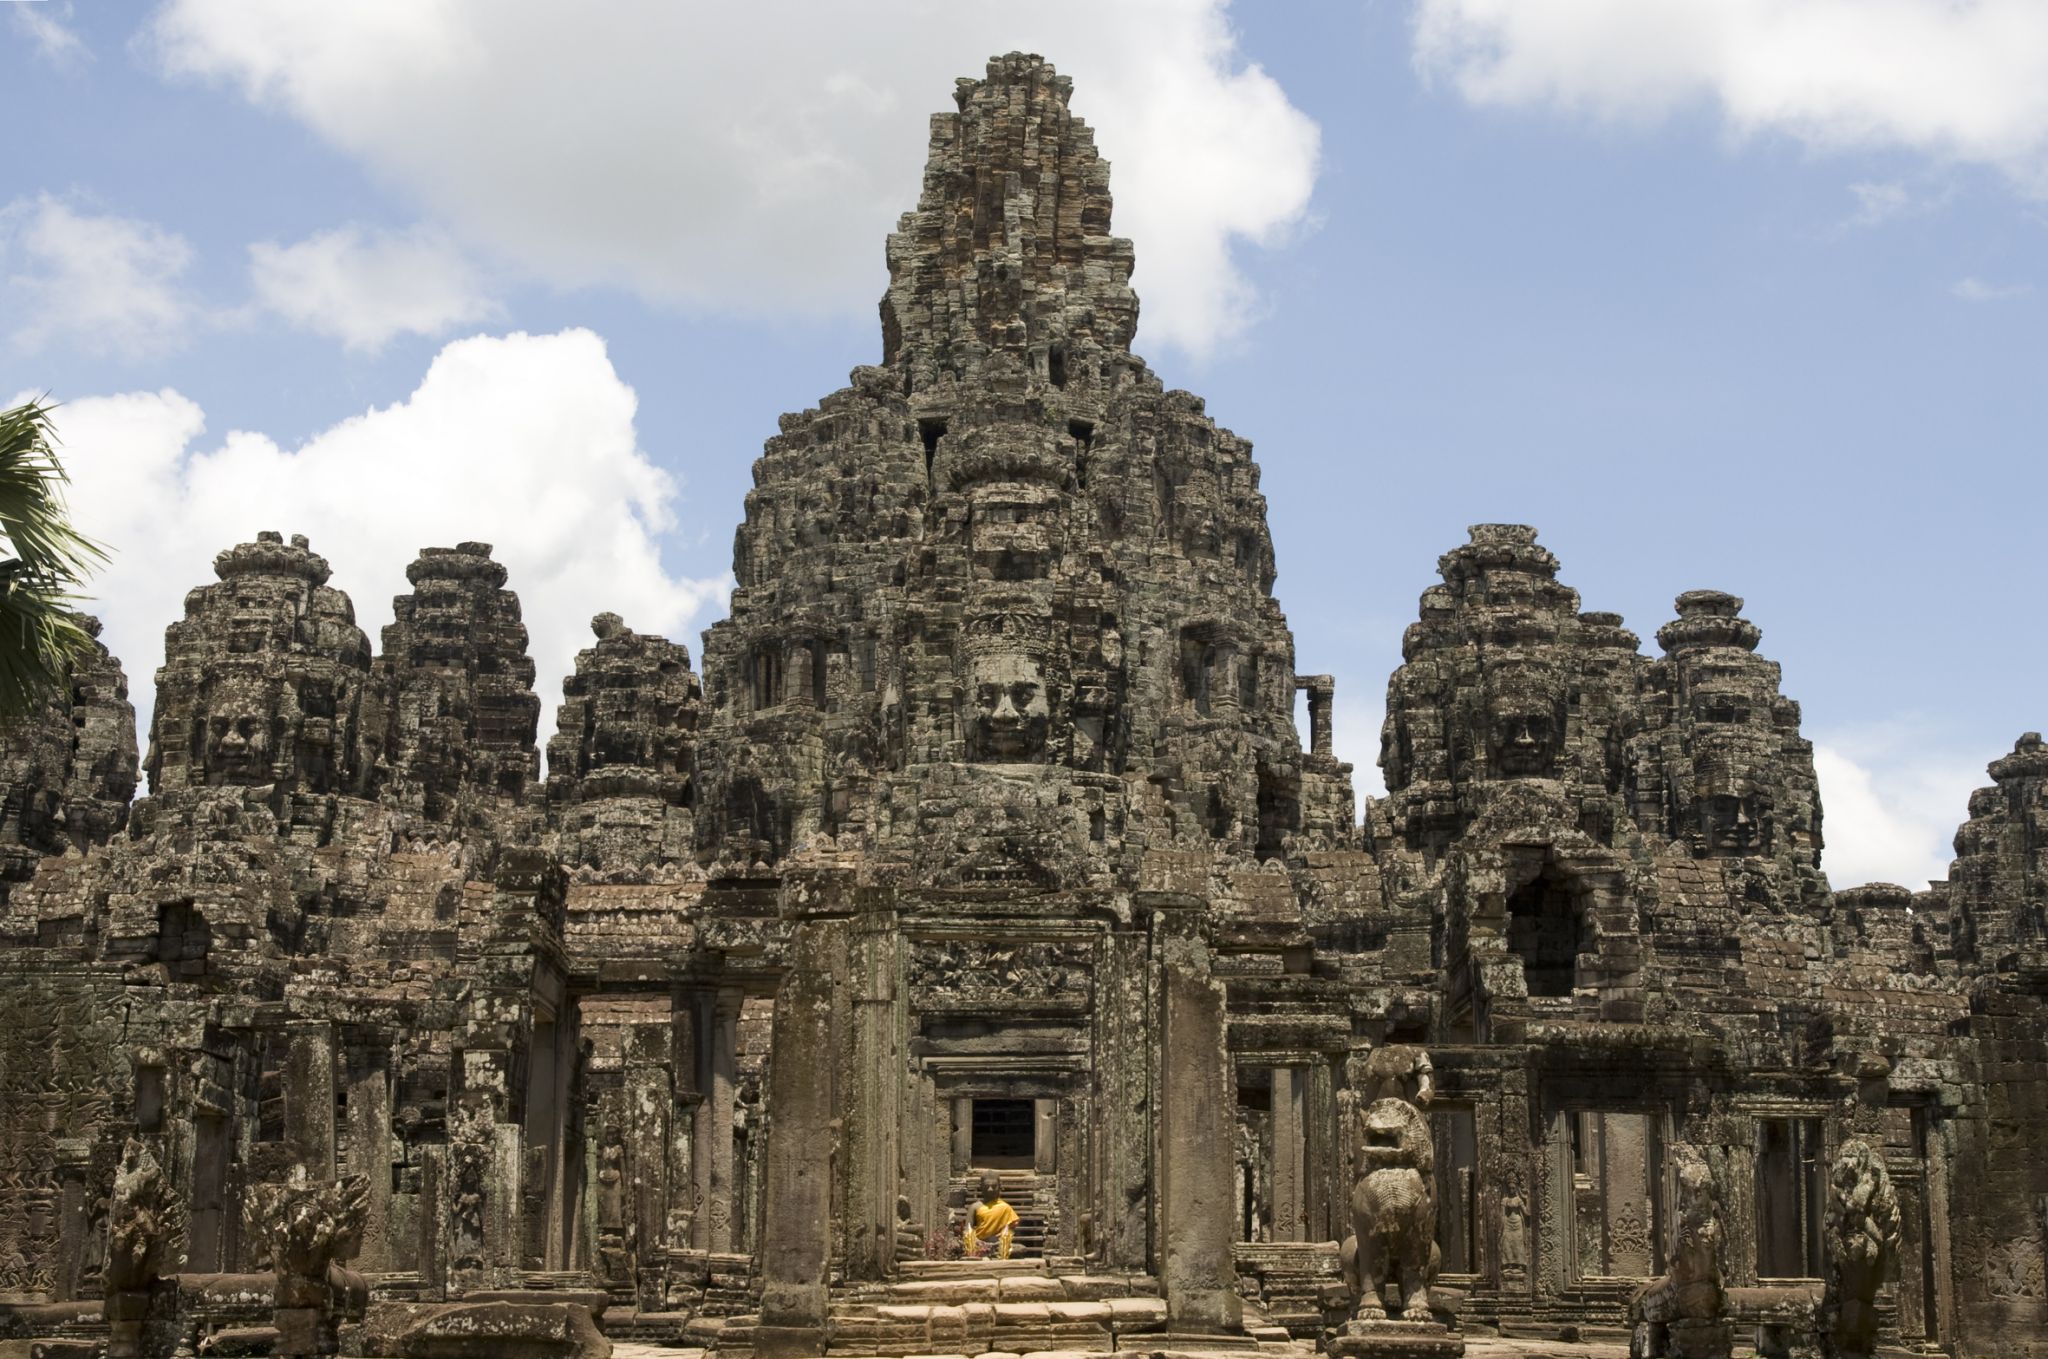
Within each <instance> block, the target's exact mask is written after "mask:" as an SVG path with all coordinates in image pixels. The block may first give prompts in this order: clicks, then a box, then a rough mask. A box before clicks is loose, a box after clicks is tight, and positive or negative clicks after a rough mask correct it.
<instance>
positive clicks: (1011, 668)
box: [971, 652, 1050, 761]
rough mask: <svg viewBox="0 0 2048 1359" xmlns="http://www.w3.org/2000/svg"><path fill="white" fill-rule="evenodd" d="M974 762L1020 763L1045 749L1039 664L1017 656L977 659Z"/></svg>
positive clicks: (1044, 704)
mask: <svg viewBox="0 0 2048 1359" xmlns="http://www.w3.org/2000/svg"><path fill="white" fill-rule="evenodd" d="M971 684H972V690H971V692H972V694H973V698H974V709H975V716H974V731H973V747H974V754H975V758H977V759H981V760H989V761H1016V760H1029V759H1033V758H1035V757H1036V756H1037V755H1038V754H1039V753H1040V752H1041V751H1043V750H1044V749H1045V727H1046V718H1047V716H1048V714H1049V712H1050V706H1049V705H1048V703H1047V702H1046V696H1045V680H1044V677H1043V675H1042V674H1041V673H1040V671H1039V667H1038V662H1037V661H1035V660H1033V659H1032V658H1031V657H1029V656H1025V655H1022V654H1019V653H1015V652H1006V653H1000V654H997V655H991V656H977V657H975V659H974V668H973V673H972V676H971Z"/></svg>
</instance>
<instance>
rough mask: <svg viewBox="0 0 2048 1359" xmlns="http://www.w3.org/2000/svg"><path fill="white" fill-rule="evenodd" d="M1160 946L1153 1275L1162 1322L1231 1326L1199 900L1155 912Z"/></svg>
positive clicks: (1233, 1284) (1227, 1176)
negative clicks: (1162, 1300) (1160, 1288)
mask: <svg viewBox="0 0 2048 1359" xmlns="http://www.w3.org/2000/svg"><path fill="white" fill-rule="evenodd" d="M1155 931H1156V935H1155V937H1156V938H1157V940H1158V944H1159V954H1160V961H1161V963H1162V967H1161V980H1160V1020H1161V1023H1160V1034H1159V1050H1160V1061H1161V1069H1160V1081H1159V1125H1160V1126H1159V1175H1158V1179H1159V1184H1160V1196H1161V1203H1160V1215H1159V1217H1160V1232H1161V1237H1162V1241H1161V1250H1160V1273H1161V1275H1162V1276H1163V1279H1164V1282H1165V1286H1166V1324H1167V1328H1168V1329H1169V1330H1171V1331H1175V1332H1183V1333H1209V1334H1215V1333H1218V1332H1227V1331H1235V1330H1238V1329H1239V1328H1240V1326H1241V1324H1242V1320H1243V1303H1242V1301H1241V1300H1240V1299H1239V1297H1238V1295H1237V1271H1236V1267H1235V1265H1234V1264H1233V1263H1232V1260H1231V1254H1230V1238H1231V1230H1230V1223H1231V1188H1232V1173H1231V1171H1232V1160H1233V1158H1232V1156H1231V1145H1232V1137H1233V1134H1234V1132H1235V1128H1234V1125H1233V1111H1234V1108H1235V1104H1234V1101H1232V1100H1231V1098H1230V1060H1229V1054H1228V1053H1227V1051H1226V1050H1225V1047H1224V1038H1225V1028H1226V1018H1225V1000H1224V992H1223V985H1222V983H1220V982H1218V981H1217V980H1216V979H1215V978H1214V977H1212V976H1210V974H1209V951H1208V947H1207V945H1206V944H1205V943H1204V942H1203V940H1202V936H1201V922H1200V919H1199V914H1198V904H1197V903H1192V902H1191V903H1189V906H1188V907H1180V906H1174V907H1168V908H1165V909H1161V910H1159V912H1158V913H1157V915H1156V916H1155Z"/></svg>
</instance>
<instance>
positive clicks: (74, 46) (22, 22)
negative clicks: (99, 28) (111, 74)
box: [9, 4, 92, 71]
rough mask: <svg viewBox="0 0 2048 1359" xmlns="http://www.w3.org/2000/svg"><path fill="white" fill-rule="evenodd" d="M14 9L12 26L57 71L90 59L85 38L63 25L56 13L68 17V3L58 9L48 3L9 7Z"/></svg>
mask: <svg viewBox="0 0 2048 1359" xmlns="http://www.w3.org/2000/svg"><path fill="white" fill-rule="evenodd" d="M9 8H11V9H12V10H13V11H14V26H15V27H16V28H17V29H20V30H21V31H22V32H23V33H25V34H27V35H28V39H29V41H30V42H32V43H34V44H35V45H36V55H37V56H39V57H41V58H42V59H43V60H44V61H46V62H48V63H49V64H50V65H52V66H54V67H56V68H57V69H58V70H60V71H71V70H76V69H77V68H78V67H79V66H80V65H82V64H84V63H85V62H87V61H90V60H91V59H92V49H90V48H88V47H87V46H86V45H85V40H84V39H82V38H80V37H79V36H78V35H77V34H76V33H74V32H72V31H71V30H70V29H69V28H67V27H65V25H64V22H63V20H61V19H59V18H58V17H57V14H59V13H61V14H63V16H64V18H65V19H69V18H70V17H71V6H70V5H69V4H66V5H64V6H62V7H61V8H60V7H59V6H56V5H49V4H17V5H12V6H9Z"/></svg>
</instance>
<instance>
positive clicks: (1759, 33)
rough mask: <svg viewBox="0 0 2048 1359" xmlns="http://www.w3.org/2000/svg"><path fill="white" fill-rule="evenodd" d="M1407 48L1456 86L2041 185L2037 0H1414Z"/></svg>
mask: <svg viewBox="0 0 2048 1359" xmlns="http://www.w3.org/2000/svg"><path fill="white" fill-rule="evenodd" d="M1414 56H1415V61H1416V64H1417V66H1418V68H1419V69H1420V70H1421V71H1422V72H1423V73H1424V74H1425V75H1432V76H1442V77H1444V78H1445V79H1448V80H1449V81H1450V82H1451V83H1452V84H1453V85H1454V86H1455V87H1456V88H1457V90H1458V91H1459V92H1460V93H1461V94H1462V95H1463V96H1464V97H1465V98H1467V99H1468V100H1470V101H1472V102H1473V103H1476V104H1487V105H1501V106H1551V107H1555V108H1560V109H1564V110H1567V111H1571V112H1575V113H1585V114H1590V115H1593V116H1597V117H1606V118H1615V119H1641V118H1650V119H1655V118H1660V117H1663V116H1665V115H1666V114H1669V113H1671V112H1673V111H1674V110H1676V109H1679V108H1681V107H1685V106H1687V105H1693V104H1700V103H1706V104H1711V105H1714V106H1717V107H1718V109H1719V111H1720V113H1721V116H1722V117H1723V118H1724V119H1725V121H1726V123H1727V125H1728V126H1729V127H1730V128H1731V129H1732V130H1733V131H1735V132H1736V133H1737V134H1739V135H1755V134H1762V133H1781V134H1784V135H1787V136H1790V137H1793V138H1796V139H1798V140H1799V141H1801V142H1804V143H1805V144H1807V145H1808V146H1810V147H1813V148H1814V149H1816V150H1822V151H1839V150H1850V149H1879V150H1883V149H1905V150H1910V151H1915V152H1922V153H1926V154H1929V155H1932V156H1935V157H1937V158H1940V159H1944V160H1953V161H1958V162H1965V163H1971V164H1979V165H1987V166H1992V167H1995V168H1997V169H1999V170H2001V171H2003V172H2004V173H2005V174H2007V175H2009V176H2010V177H2011V178H2012V179H2013V180H2014V181H2015V182H2016V183H2017V184H2018V185H2020V186H2021V188H2022V189H2023V190H2025V191H2026V192H2028V193H2031V194H2036V195H2048V79H2044V78H2043V75H2042V73H2043V72H2044V71H2048V5H2043V4H2041V3H2040V0H1545V2H1544V3H1542V4H1531V3H1528V0H1420V3H1419V6H1418V9H1417V12H1416V17H1415V29H1414Z"/></svg>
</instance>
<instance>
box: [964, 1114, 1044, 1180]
mask: <svg viewBox="0 0 2048 1359" xmlns="http://www.w3.org/2000/svg"><path fill="white" fill-rule="evenodd" d="M972 1117H973V1122H972V1125H971V1126H972V1129H973V1131H972V1137H971V1140H970V1142H969V1144H968V1164H969V1165H971V1166H973V1167H974V1168H975V1169H977V1170H1030V1169H1032V1168H1033V1167H1034V1166H1035V1165H1036V1162H1037V1155H1038V1110H1037V1105H1036V1102H1035V1101H1033V1100H1028V1099H977V1100H975V1101H974V1113H973V1116H972Z"/></svg>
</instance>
